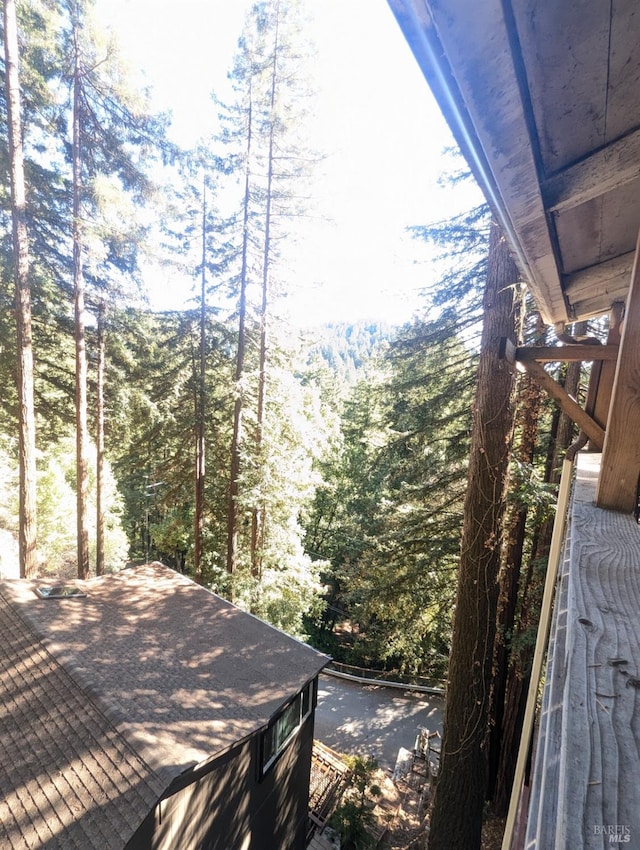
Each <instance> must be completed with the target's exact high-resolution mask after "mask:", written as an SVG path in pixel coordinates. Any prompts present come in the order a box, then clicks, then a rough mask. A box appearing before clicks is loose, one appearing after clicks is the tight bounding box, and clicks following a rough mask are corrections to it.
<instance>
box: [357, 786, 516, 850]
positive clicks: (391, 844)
mask: <svg viewBox="0 0 640 850" xmlns="http://www.w3.org/2000/svg"><path fill="white" fill-rule="evenodd" d="M375 781H376V782H377V784H378V785H379V786H380V788H381V790H382V795H381V796H380V797H379V798H378V804H377V805H376V808H375V810H374V814H375V815H376V820H377V825H378V829H377V837H378V845H377V846H378V847H380V848H385V850H426V846H427V837H428V828H429V806H430V803H431V784H430V783H429V781H428V780H427V779H426V777H424V776H420V775H415V774H409V775H408V776H407V779H406V781H405V780H402V779H401V780H398V781H396V782H392V780H391V777H390V776H389V774H388V773H386V772H384V771H379V772H378V774H377V775H376V777H375ZM503 831H504V820H503V819H500V818H490V819H488V820H487V822H486V823H485V824H484V827H483V830H482V850H500V848H501V845H502V834H503Z"/></svg>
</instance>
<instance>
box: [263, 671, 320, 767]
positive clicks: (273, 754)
mask: <svg viewBox="0 0 640 850" xmlns="http://www.w3.org/2000/svg"><path fill="white" fill-rule="evenodd" d="M314 688H315V681H312V682H309V684H308V685H306V686H305V687H304V688H303V689H302V690H301V691H300V693H299V694H298V695H297V696H296V697H295V698H294V699H293V700H292V701H291V702H290V703H289V705H287V707H286V708H284V709H283V710H282V711H281V712H280V714H279V715H278V716H277V717H276V718H275V720H273V721H272V722H271V724H270V725H269V728H268V729H267V730H266V731H265V732H263V733H262V740H261V757H260V765H261V773H262V776H264V775H265V774H266V773H267V772H268V771H269V769H270V768H271V767H272V765H274V764H275V762H276V761H277V760H278V757H279V756H280V754H281V753H282V752H284V750H285V749H286V747H287V745H288V744H289V742H290V741H291V740H292V739H293V738H294V736H295V734H296V732H297V731H298V729H300V727H301V726H302V724H303V723H304V721H305V720H306V719H307V717H309V715H310V714H311V711H312V709H313V696H314Z"/></svg>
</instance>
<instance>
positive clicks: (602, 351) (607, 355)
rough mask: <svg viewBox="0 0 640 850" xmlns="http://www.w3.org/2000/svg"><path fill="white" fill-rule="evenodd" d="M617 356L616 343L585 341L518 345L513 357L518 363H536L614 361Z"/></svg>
mask: <svg viewBox="0 0 640 850" xmlns="http://www.w3.org/2000/svg"><path fill="white" fill-rule="evenodd" d="M617 357H618V346H617V345H593V344H591V345H589V344H587V343H576V344H575V345H532V346H524V347H518V348H516V351H515V359H516V361H517V362H519V363H528V362H530V361H531V360H535V361H536V362H537V363H556V362H558V363H575V362H578V361H584V362H586V363H590V362H591V361H593V360H613V361H614V362H615V360H616V359H617Z"/></svg>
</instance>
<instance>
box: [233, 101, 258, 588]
mask: <svg viewBox="0 0 640 850" xmlns="http://www.w3.org/2000/svg"><path fill="white" fill-rule="evenodd" d="M251 97H252V94H251V91H250V92H249V112H248V116H247V152H246V157H247V161H246V166H245V175H244V201H243V205H244V206H243V211H242V214H243V221H242V266H241V269H240V298H239V304H238V349H237V352H236V371H235V392H236V398H235V404H234V408H233V433H232V436H231V469H230V473H229V500H228V508H227V573H228V574H229V575H230V576H233V575H234V573H235V571H236V567H237V562H238V513H239V506H238V496H239V495H240V493H239V477H240V446H241V442H242V408H243V391H242V386H241V382H242V374H243V372H244V360H245V354H246V346H247V330H246V323H247V284H248V273H249V272H248V269H249V262H248V257H249V204H250V202H251V154H252V129H253V124H252V121H253V109H252V101H251ZM229 596H230V597H231V598H232V597H233V584H231V586H230V588H229Z"/></svg>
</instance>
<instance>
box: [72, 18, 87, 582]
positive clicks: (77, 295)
mask: <svg viewBox="0 0 640 850" xmlns="http://www.w3.org/2000/svg"><path fill="white" fill-rule="evenodd" d="M74 27H75V32H74V41H75V44H74V47H75V67H74V78H73V292H74V299H73V301H74V322H75V347H76V506H77V524H78V578H86V577H87V576H88V575H89V528H88V522H87V512H88V507H87V506H88V501H89V460H88V443H89V433H88V426H87V351H86V341H85V317H84V273H83V268H82V225H81V221H80V191H81V180H82V152H81V144H80V111H81V96H82V79H81V69H80V46H79V44H78V37H79V36H78V27H77V24H74Z"/></svg>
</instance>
